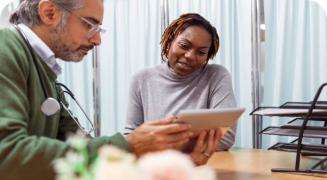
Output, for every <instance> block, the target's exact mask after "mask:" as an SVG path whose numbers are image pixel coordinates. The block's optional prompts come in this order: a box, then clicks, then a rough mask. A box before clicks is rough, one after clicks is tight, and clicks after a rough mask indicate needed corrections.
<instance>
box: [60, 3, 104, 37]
mask: <svg viewBox="0 0 327 180" xmlns="http://www.w3.org/2000/svg"><path fill="white" fill-rule="evenodd" d="M55 4H56V5H58V6H60V7H62V8H64V9H66V10H67V11H69V12H71V13H72V14H74V15H75V16H77V17H79V18H80V19H82V20H83V21H84V22H85V23H86V24H87V26H88V27H90V28H91V29H90V31H89V32H88V33H87V34H86V38H91V37H93V36H94V35H95V34H96V33H98V32H99V33H100V34H103V33H105V32H106V30H104V29H101V28H100V25H94V24H93V23H91V22H90V21H88V20H87V19H85V18H83V17H82V16H80V15H78V14H77V13H75V12H74V11H73V10H71V9H68V8H67V7H66V6H64V5H62V4H59V3H55Z"/></svg>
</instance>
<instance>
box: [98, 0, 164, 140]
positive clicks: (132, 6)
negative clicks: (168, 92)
mask: <svg viewBox="0 0 327 180" xmlns="http://www.w3.org/2000/svg"><path fill="white" fill-rule="evenodd" d="M104 9H105V14H104V21H103V28H104V29H106V30H107V32H106V33H105V34H103V36H102V45H101V46H100V59H101V61H100V73H101V74H100V76H101V80H100V85H101V120H102V121H101V135H112V134H113V133H116V132H123V130H124V127H125V119H126V111H127V101H128V89H129V82H130V79H131V77H132V75H133V74H134V73H135V72H136V71H137V70H138V69H141V68H144V67H147V66H153V65H156V64H160V63H161V59H160V53H161V51H160V49H161V48H160V45H159V42H160V36H161V32H160V28H161V26H160V25H161V17H160V0H110V1H104Z"/></svg>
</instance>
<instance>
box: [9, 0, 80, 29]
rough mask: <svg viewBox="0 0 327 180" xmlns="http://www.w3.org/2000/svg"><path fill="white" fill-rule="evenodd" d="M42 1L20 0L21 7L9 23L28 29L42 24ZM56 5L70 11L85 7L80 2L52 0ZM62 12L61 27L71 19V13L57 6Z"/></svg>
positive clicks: (74, 0)
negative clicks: (40, 10) (40, 11)
mask: <svg viewBox="0 0 327 180" xmlns="http://www.w3.org/2000/svg"><path fill="white" fill-rule="evenodd" d="M40 1H41V0H20V3H19V6H18V7H17V8H16V9H15V11H14V12H12V13H11V14H10V16H9V22H10V23H12V24H19V23H23V24H25V25H26V26H28V27H30V28H31V27H32V26H34V25H39V24H40V17H39V3H40ZM51 1H52V2H53V3H55V4H61V5H63V6H65V7H67V8H68V9H71V10H75V9H79V8H81V7H83V3H82V2H81V1H80V0H51ZM57 7H58V8H59V9H60V10H61V26H64V25H65V24H66V22H67V18H68V17H69V12H68V11H67V10H65V9H64V8H62V7H61V6H57Z"/></svg>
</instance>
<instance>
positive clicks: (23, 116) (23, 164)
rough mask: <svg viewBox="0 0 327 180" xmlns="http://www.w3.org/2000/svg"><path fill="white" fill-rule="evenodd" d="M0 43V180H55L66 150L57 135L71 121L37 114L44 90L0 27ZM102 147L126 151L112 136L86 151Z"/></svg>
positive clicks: (12, 37)
mask: <svg viewBox="0 0 327 180" xmlns="http://www.w3.org/2000/svg"><path fill="white" fill-rule="evenodd" d="M0 39H1V41H0V175H1V179H54V176H55V174H54V171H53V162H54V160H56V159H57V158H59V157H63V156H64V155H65V154H66V153H67V151H69V150H70V147H69V146H68V144H67V143H66V142H64V141H62V140H59V139H57V133H58V132H59V131H61V133H65V132H68V131H70V130H71V129H70V128H65V127H68V126H71V125H72V124H71V121H65V119H66V120H67V117H63V116H60V115H58V116H52V117H46V116H45V115H43V114H41V113H40V104H39V101H37V100H38V99H44V97H43V96H42V94H43V92H42V89H40V85H39V84H38V83H39V81H38V76H37V74H36V72H35V68H34V64H33V60H31V56H30V55H29V51H28V49H27V46H26V44H25V43H24V41H23V39H22V38H21V37H20V36H19V35H17V32H13V31H11V30H7V29H6V30H3V29H0ZM33 68H34V69H33ZM33 82H37V83H35V84H33ZM59 121H60V122H59ZM66 123H67V124H66ZM59 126H60V127H59ZM59 129H60V130H59ZM104 144H113V145H116V146H118V147H121V148H123V149H126V150H128V151H130V148H129V145H128V143H127V142H126V140H125V138H124V137H123V136H122V135H121V134H116V135H114V136H111V137H100V138H94V139H91V140H90V142H89V145H88V149H89V153H90V154H93V153H95V152H96V151H97V149H98V148H99V147H100V146H102V145H104Z"/></svg>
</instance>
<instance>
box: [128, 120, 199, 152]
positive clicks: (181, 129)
mask: <svg viewBox="0 0 327 180" xmlns="http://www.w3.org/2000/svg"><path fill="white" fill-rule="evenodd" d="M173 120H174V117H173V116H170V117H168V118H166V119H159V120H156V121H149V122H145V123H143V124H142V125H141V126H140V127H138V128H136V129H135V130H134V131H133V132H132V133H131V134H129V135H128V136H127V137H126V140H127V142H128V143H129V145H130V147H131V150H132V152H133V153H135V155H136V156H137V157H140V156H141V155H143V154H145V153H147V152H151V151H161V150H164V149H177V148H179V147H180V146H181V145H183V144H184V143H186V142H187V141H188V140H189V138H190V137H191V136H193V133H192V132H190V131H188V130H190V128H191V125H190V124H179V123H174V124H172V123H171V122H172V121H173Z"/></svg>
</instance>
